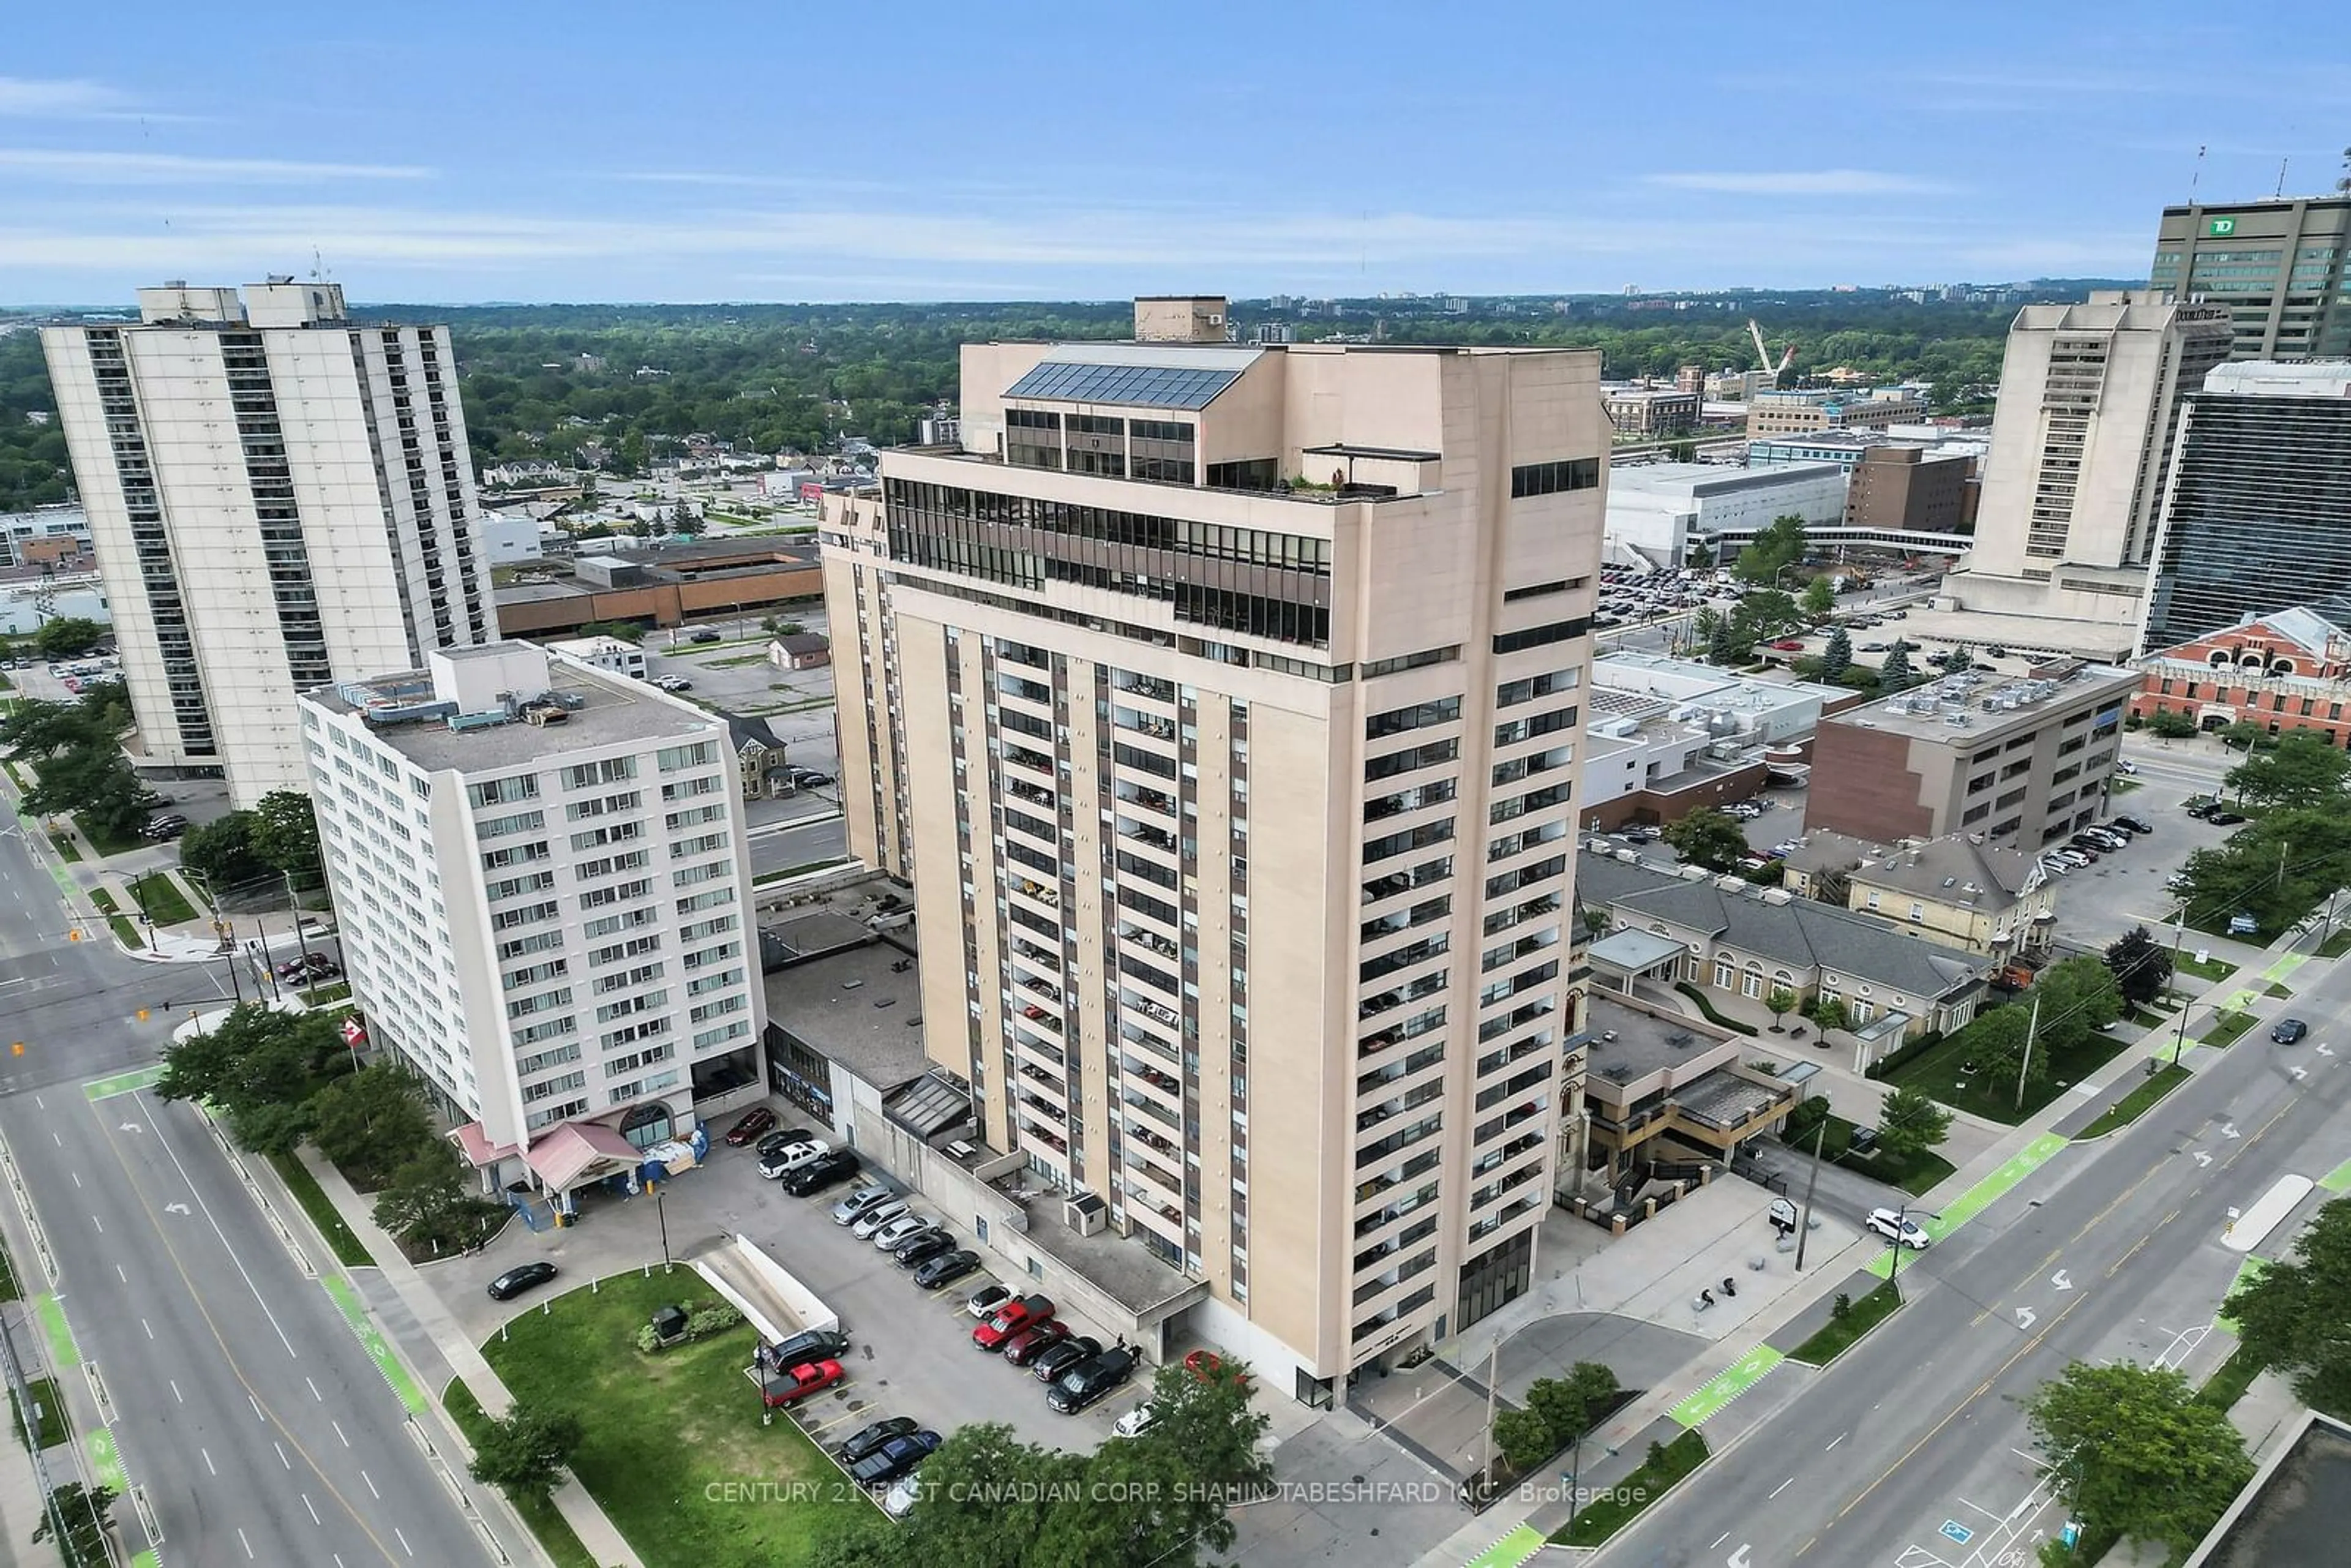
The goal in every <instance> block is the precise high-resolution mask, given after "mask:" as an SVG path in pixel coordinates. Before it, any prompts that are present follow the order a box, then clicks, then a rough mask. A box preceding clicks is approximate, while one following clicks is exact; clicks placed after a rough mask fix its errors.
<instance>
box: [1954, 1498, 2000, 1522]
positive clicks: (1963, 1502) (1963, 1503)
mask: <svg viewBox="0 0 2351 1568" xmlns="http://www.w3.org/2000/svg"><path fill="white" fill-rule="evenodd" d="M1951 1495H1952V1496H1954V1497H1959V1494H1958V1493H1957V1492H1954V1493H1952V1494H1951ZM1959 1506H1960V1507H1961V1508H1971V1509H1974V1510H1975V1511H1977V1512H1978V1513H1980V1514H1982V1515H1983V1516H1984V1517H1985V1518H1986V1519H1999V1518H2001V1515H1999V1514H1997V1513H1994V1512H1992V1511H1991V1510H1990V1509H1988V1508H1986V1507H1985V1506H1984V1505H1983V1504H1981V1503H1980V1502H1970V1501H1969V1500H1967V1499H1965V1498H1963V1497H1962V1498H1959Z"/></svg>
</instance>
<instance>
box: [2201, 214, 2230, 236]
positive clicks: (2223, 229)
mask: <svg viewBox="0 0 2351 1568" xmlns="http://www.w3.org/2000/svg"><path fill="white" fill-rule="evenodd" d="M2236 232H2237V220H2236V219H2234V218H2214V219H2212V220H2211V221H2210V222H2209V223H2207V224H2206V225H2204V233H2205V235H2206V236H2207V237H2208V238H2211V239H2226V238H2227V237H2228V236H2229V235H2232V234H2235V233H2236Z"/></svg>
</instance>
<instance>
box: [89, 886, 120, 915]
mask: <svg viewBox="0 0 2351 1568" xmlns="http://www.w3.org/2000/svg"><path fill="white" fill-rule="evenodd" d="M89 901H90V902H91V903H92V904H96V905H98V912H99V914H100V915H113V914H116V913H118V912H119V911H120V909H121V907H122V906H121V905H120V904H117V903H115V902H114V894H111V893H109V892H108V891H107V890H106V889H105V888H102V887H93V888H91V889H90V890H89Z"/></svg>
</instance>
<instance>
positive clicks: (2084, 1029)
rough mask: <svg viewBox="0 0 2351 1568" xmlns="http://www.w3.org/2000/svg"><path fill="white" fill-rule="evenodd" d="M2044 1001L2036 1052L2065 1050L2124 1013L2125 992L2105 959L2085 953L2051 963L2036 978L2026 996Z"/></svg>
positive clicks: (2029, 998) (2071, 1048) (2081, 1041)
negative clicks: (2060, 962)
mask: <svg viewBox="0 0 2351 1568" xmlns="http://www.w3.org/2000/svg"><path fill="white" fill-rule="evenodd" d="M2035 997H2037V998H2040V1002H2041V1034H2040V1037H2039V1038H2038V1040H2035V1042H2034V1045H2035V1051H2036V1053H2040V1054H2046V1053H2048V1052H2053V1051H2054V1052H2063V1051H2071V1050H2073V1049H2074V1047H2075V1046H2078V1045H2080V1044H2082V1043H2083V1042H2084V1041H2085V1040H2088V1039H2089V1038H2090V1036H2092V1035H2094V1034H2095V1033H2097V1032H2098V1031H2099V1030H2102V1029H2104V1028H2105V1027H2106V1026H2107V1025H2108V1024H2110V1023H2112V1022H2114V1021H2115V1020H2116V1019H2118V1018H2120V1017H2122V1016H2123V994H2122V989H2121V988H2120V987H2118V986H2116V984H2115V976H2114V971H2113V970H2111V969H2109V968H2107V967H2106V965H2105V960H2104V959H2103V958H2093V957H2090V956H2086V955H2085V956H2082V957H2078V958H2068V959H2066V960H2065V961H2064V963H2062V964H2052V965H2051V966H2050V967H2047V968H2046V969H2043V970H2042V971H2041V973H2040V975H2039V976H2038V977H2036V978H2035V979H2034V980H2033V982H2032V990H2031V992H2030V993H2029V994H2028V995H2027V996H2026V998H2024V999H2025V1000H2026V1001H2028V1002H2029V1001H2031V1000H2032V998H2035Z"/></svg>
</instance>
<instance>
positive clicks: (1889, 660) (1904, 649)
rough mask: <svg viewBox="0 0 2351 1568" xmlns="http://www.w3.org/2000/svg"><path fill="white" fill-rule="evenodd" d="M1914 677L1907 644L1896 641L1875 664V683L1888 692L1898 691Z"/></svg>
mask: <svg viewBox="0 0 2351 1568" xmlns="http://www.w3.org/2000/svg"><path fill="white" fill-rule="evenodd" d="M1914 678H1915V677H1914V676H1913V674H1911V670H1910V650H1909V647H1908V645H1907V644H1906V643H1895V644H1894V646H1893V648H1892V649H1891V650H1890V651H1889V652H1888V653H1886V660H1885V662H1884V663H1883V664H1879V665H1878V666H1877V684H1878V685H1880V686H1881V687H1883V688H1884V689H1885V690H1886V691H1889V692H1898V691H1900V690H1901V689H1902V688H1903V687H1905V686H1907V685H1909V684H1910V683H1911V681H1912V680H1913V679H1914Z"/></svg>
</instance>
